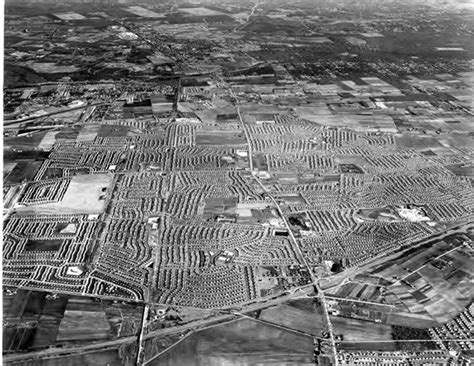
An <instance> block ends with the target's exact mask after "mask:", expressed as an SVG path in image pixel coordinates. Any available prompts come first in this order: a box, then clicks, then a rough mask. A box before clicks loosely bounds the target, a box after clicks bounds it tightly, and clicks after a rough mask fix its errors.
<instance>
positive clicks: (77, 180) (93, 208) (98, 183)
mask: <svg viewBox="0 0 474 366" xmlns="http://www.w3.org/2000/svg"><path fill="white" fill-rule="evenodd" d="M112 179H113V176H112V175H111V174H94V175H93V174H89V175H77V176H75V177H73V178H72V180H71V183H70V184H69V186H68V188H67V190H66V193H65V194H64V197H63V199H62V200H61V201H60V202H54V203H46V204H43V205H37V206H30V207H19V208H18V209H17V211H18V213H19V214H36V215H41V214H43V215H44V214H99V213H101V212H102V211H103V210H104V205H105V196H106V194H107V191H108V189H109V186H110V184H111V183H112Z"/></svg>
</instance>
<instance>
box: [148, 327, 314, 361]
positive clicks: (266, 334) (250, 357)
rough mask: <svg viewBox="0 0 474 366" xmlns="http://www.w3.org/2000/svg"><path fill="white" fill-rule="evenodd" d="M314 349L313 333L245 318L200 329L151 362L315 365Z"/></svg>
mask: <svg viewBox="0 0 474 366" xmlns="http://www.w3.org/2000/svg"><path fill="white" fill-rule="evenodd" d="M312 353H313V341H312V339H311V338H310V337H305V336H301V335H297V334H294V333H291V332H286V331H283V330H281V329H278V328H275V327H272V326H267V325H265V324H261V323H259V322H256V321H253V320H248V319H242V320H237V321H234V322H231V323H227V324H222V325H218V326H216V327H213V328H210V329H206V330H202V331H199V332H197V333H195V334H193V335H191V336H190V337H188V338H186V339H185V340H184V341H182V342H181V343H179V344H178V345H176V346H175V347H173V348H172V349H171V350H170V351H168V352H166V353H165V354H163V355H162V356H160V357H158V358H157V359H155V360H153V361H151V362H150V363H149V365H153V366H158V365H159V366H162V365H163V366H171V365H189V366H220V365H223V364H224V363H225V364H226V365H236V366H237V365H242V364H245V365H252V366H257V365H262V364H263V365H275V366H284V365H288V364H298V365H312V364H313V363H312V362H313V355H312Z"/></svg>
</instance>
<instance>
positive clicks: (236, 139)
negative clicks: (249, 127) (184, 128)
mask: <svg viewBox="0 0 474 366" xmlns="http://www.w3.org/2000/svg"><path fill="white" fill-rule="evenodd" d="M245 143H246V140H245V136H244V133H243V132H242V131H219V130H215V131H197V132H196V144H197V145H243V144H245Z"/></svg>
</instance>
